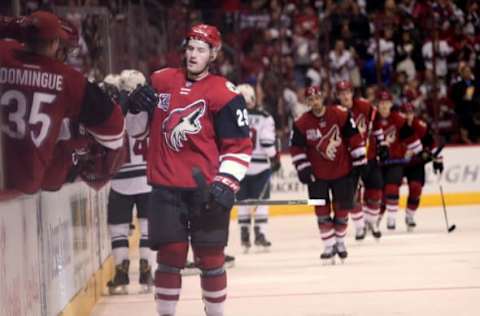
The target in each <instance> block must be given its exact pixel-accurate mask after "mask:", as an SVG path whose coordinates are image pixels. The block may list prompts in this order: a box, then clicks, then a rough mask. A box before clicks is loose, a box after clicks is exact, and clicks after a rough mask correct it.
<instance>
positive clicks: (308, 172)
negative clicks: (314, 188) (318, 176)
mask: <svg viewBox="0 0 480 316" xmlns="http://www.w3.org/2000/svg"><path fill="white" fill-rule="evenodd" d="M297 173H298V179H299V180H300V182H301V183H303V184H310V183H313V182H315V176H314V174H313V169H312V167H311V166H308V167H305V168H303V169H302V170H297Z"/></svg>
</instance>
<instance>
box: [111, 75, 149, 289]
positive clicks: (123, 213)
mask: <svg viewBox="0 0 480 316" xmlns="http://www.w3.org/2000/svg"><path fill="white" fill-rule="evenodd" d="M110 78H112V77H108V78H106V79H110ZM145 84H146V80H145V77H144V75H143V74H142V73H141V72H139V71H138V70H134V69H128V70H124V71H122V73H121V74H120V76H119V78H118V81H117V89H118V90H119V91H118V93H115V92H114V89H113V88H114V85H115V82H112V81H109V82H106V83H104V85H103V86H104V88H108V89H110V93H111V94H112V95H114V96H115V95H116V98H118V97H119V96H120V95H121V94H124V92H125V94H127V95H128V94H129V93H131V92H133V90H135V89H136V88H137V87H138V86H143V85H145ZM124 110H125V111H126V110H127V109H126V107H124ZM147 147H148V138H144V139H134V138H132V137H130V136H128V138H127V148H128V159H127V161H126V163H125V164H124V165H123V166H122V167H121V168H120V170H119V172H118V173H117V174H116V175H115V176H114V177H113V179H112V181H111V189H110V194H109V197H108V216H107V220H108V227H109V230H110V236H111V239H112V254H113V258H114V259H115V275H114V277H113V279H112V280H111V281H109V282H108V284H107V286H108V287H109V291H110V293H111V294H117V293H123V294H125V293H126V286H127V285H128V284H129V283H130V279H129V275H128V272H129V266H130V260H129V256H128V250H129V244H128V235H129V230H130V224H131V222H132V218H133V216H132V215H133V214H132V213H133V208H134V207H135V208H136V210H137V218H138V223H139V226H140V247H139V248H140V262H139V270H140V271H139V272H140V274H139V283H140V285H141V286H142V288H143V292H149V291H150V287H151V286H152V285H153V278H152V269H151V266H150V264H149V257H150V246H149V244H148V220H147V216H148V206H149V196H150V191H151V190H152V188H151V187H150V185H148V184H147V175H146V169H147V163H146V158H147Z"/></svg>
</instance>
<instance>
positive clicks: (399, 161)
mask: <svg viewBox="0 0 480 316" xmlns="http://www.w3.org/2000/svg"><path fill="white" fill-rule="evenodd" d="M443 147H445V144H442V145H440V146H438V148H437V149H436V150H435V152H434V153H432V156H431V157H432V159H431V160H429V161H427V162H430V161H433V159H434V158H437V157H438V155H440V153H441V152H442V150H443ZM414 161H415V157H413V158H398V159H387V160H385V161H384V162H382V165H384V166H388V165H405V164H409V163H411V162H414Z"/></svg>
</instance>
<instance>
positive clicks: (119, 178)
mask: <svg viewBox="0 0 480 316" xmlns="http://www.w3.org/2000/svg"><path fill="white" fill-rule="evenodd" d="M127 145H128V158H127V162H126V163H125V164H124V165H123V166H122V167H121V168H120V170H119V171H118V173H117V174H116V175H115V176H114V177H113V179H112V189H113V190H114V191H116V192H118V193H121V194H125V195H134V194H141V193H148V192H150V191H151V190H152V188H151V186H150V185H148V183H147V173H146V171H147V162H146V159H147V149H148V138H144V139H135V138H132V137H128V144H127Z"/></svg>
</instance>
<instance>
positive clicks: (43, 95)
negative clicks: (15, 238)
mask: <svg viewBox="0 0 480 316" xmlns="http://www.w3.org/2000/svg"><path fill="white" fill-rule="evenodd" d="M0 85H1V89H0V93H1V98H0V102H1V105H2V108H1V111H2V116H3V121H2V126H3V132H4V149H5V150H4V153H5V160H4V163H5V170H6V186H7V188H9V189H16V190H19V191H22V192H25V193H34V192H36V191H38V190H39V188H40V186H41V184H42V182H43V178H44V176H45V173H46V170H47V168H48V167H49V165H50V163H51V162H52V156H53V152H54V150H55V146H56V144H57V142H58V141H59V140H60V139H61V138H62V137H64V136H65V135H63V136H62V135H60V134H61V131H62V124H63V122H64V120H65V119H70V120H72V121H76V122H79V123H82V124H83V125H84V126H85V128H86V129H87V131H88V132H89V133H90V134H91V135H92V136H93V137H94V138H95V139H96V141H98V142H99V143H101V144H102V145H104V146H106V147H110V148H113V149H115V148H118V147H120V146H121V145H122V143H123V131H124V119H123V115H122V112H121V110H120V107H119V106H118V105H115V104H113V103H112V102H111V101H110V99H109V98H108V97H107V96H106V95H105V94H103V92H101V91H100V90H99V88H98V87H97V86H96V85H94V84H92V83H89V82H88V81H87V80H86V79H85V78H84V76H83V75H82V74H81V73H79V72H77V71H76V70H74V69H73V68H71V67H69V66H67V65H65V64H63V63H61V62H59V61H57V60H54V59H51V58H48V57H45V56H40V55H35V54H32V53H29V52H26V51H25V50H24V49H23V48H22V47H21V46H20V45H19V44H18V43H17V42H15V41H0Z"/></svg>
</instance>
